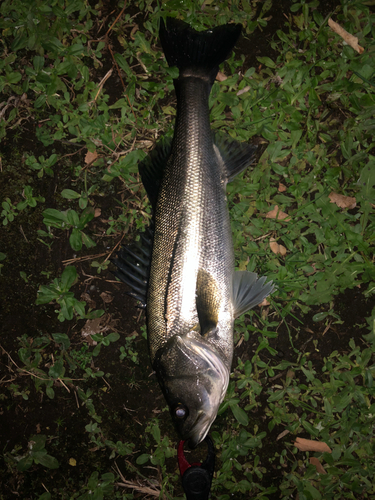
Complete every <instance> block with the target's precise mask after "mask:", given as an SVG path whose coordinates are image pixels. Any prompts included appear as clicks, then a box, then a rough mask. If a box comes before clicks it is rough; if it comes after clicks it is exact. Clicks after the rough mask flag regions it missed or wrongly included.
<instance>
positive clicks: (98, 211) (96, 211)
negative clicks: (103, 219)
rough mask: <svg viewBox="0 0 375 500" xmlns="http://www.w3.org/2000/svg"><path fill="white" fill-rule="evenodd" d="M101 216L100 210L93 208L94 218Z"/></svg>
mask: <svg viewBox="0 0 375 500" xmlns="http://www.w3.org/2000/svg"><path fill="white" fill-rule="evenodd" d="M101 215H102V209H101V208H95V212H94V217H100V216H101Z"/></svg>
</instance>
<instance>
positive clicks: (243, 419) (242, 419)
mask: <svg viewBox="0 0 375 500" xmlns="http://www.w3.org/2000/svg"><path fill="white" fill-rule="evenodd" d="M229 406H230V409H231V410H232V412H233V415H234V418H235V419H236V420H237V422H239V423H240V424H241V425H244V426H246V425H248V423H249V417H248V416H247V413H246V412H245V410H243V409H242V408H240V407H239V406H238V404H230V403H229Z"/></svg>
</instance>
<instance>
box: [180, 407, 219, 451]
mask: <svg viewBox="0 0 375 500" xmlns="http://www.w3.org/2000/svg"><path fill="white" fill-rule="evenodd" d="M215 418H216V412H215V413H214V414H213V415H212V417H211V418H209V417H208V416H207V415H206V414H204V412H203V411H201V412H200V414H199V415H198V417H197V419H196V420H195V422H194V425H193V429H192V430H191V431H190V432H189V435H188V436H187V438H186V441H187V443H188V446H189V448H190V449H191V450H193V449H194V448H196V447H197V446H198V445H199V444H200V443H201V442H202V441H203V440H204V438H205V437H206V436H207V434H208V431H209V430H210V427H211V424H212V422H213V421H214V420H215ZM202 427H203V428H202Z"/></svg>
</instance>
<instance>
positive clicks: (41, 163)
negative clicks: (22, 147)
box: [25, 154, 58, 177]
mask: <svg viewBox="0 0 375 500" xmlns="http://www.w3.org/2000/svg"><path fill="white" fill-rule="evenodd" d="M57 160H58V156H57V154H52V155H51V156H50V157H49V158H44V156H43V155H42V156H39V158H38V160H37V159H36V158H35V156H28V155H27V156H26V160H25V163H26V165H28V166H29V167H30V168H31V169H33V170H36V171H37V172H38V177H43V175H44V174H47V175H49V176H50V177H53V170H52V167H53V165H55V163H56V162H57Z"/></svg>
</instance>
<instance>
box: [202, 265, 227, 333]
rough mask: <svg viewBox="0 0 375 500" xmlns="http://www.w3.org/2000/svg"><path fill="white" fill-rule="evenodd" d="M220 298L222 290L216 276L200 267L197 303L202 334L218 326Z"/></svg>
mask: <svg viewBox="0 0 375 500" xmlns="http://www.w3.org/2000/svg"><path fill="white" fill-rule="evenodd" d="M220 300H221V295H220V291H219V288H218V286H217V283H216V281H215V280H214V278H213V277H212V276H211V274H210V273H208V272H207V271H205V270H204V269H199V271H198V275H197V298H196V304H197V312H198V318H199V324H200V327H201V328H200V330H201V335H205V334H207V333H208V332H209V331H211V330H213V329H214V328H216V325H217V321H218V310H219V304H220Z"/></svg>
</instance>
